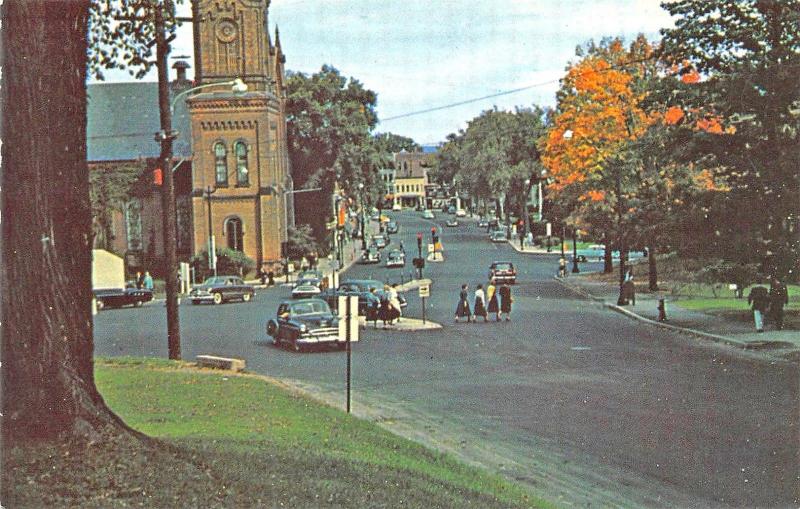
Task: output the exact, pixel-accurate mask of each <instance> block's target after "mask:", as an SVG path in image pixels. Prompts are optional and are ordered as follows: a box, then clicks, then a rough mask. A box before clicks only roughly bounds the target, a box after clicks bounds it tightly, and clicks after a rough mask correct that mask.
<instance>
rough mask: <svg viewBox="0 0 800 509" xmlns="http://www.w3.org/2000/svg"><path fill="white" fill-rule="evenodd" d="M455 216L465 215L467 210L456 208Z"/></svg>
mask: <svg viewBox="0 0 800 509" xmlns="http://www.w3.org/2000/svg"><path fill="white" fill-rule="evenodd" d="M456 217H467V211H466V210H464V209H458V210H456Z"/></svg>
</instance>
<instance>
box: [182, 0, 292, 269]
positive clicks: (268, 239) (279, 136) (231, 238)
mask: <svg viewBox="0 0 800 509" xmlns="http://www.w3.org/2000/svg"><path fill="white" fill-rule="evenodd" d="M268 8H269V0H194V1H193V2H192V9H193V14H194V19H195V21H194V25H195V29H194V37H195V40H194V44H195V69H196V80H197V82H198V83H197V84H198V85H208V84H214V83H219V84H220V86H219V88H217V87H209V88H207V89H204V90H203V91H202V92H201V93H198V94H197V95H193V96H191V97H190V98H189V99H188V100H187V105H188V110H189V115H190V118H191V125H192V149H193V160H192V216H193V232H194V252H195V253H200V252H201V251H204V250H206V249H207V246H208V239H209V237H210V236H211V235H213V236H214V238H215V241H216V246H217V248H220V247H229V248H231V249H235V250H238V251H242V252H244V253H245V254H246V255H247V256H248V257H250V258H252V259H253V260H255V261H256V263H257V268H260V267H262V266H264V264H269V263H272V262H278V261H280V260H281V243H282V242H284V241H285V240H286V227H287V210H286V209H287V206H288V204H289V203H290V202H289V198H290V195H289V193H288V192H287V191H290V190H291V185H290V183H291V179H290V177H289V171H288V155H287V153H286V150H287V143H286V117H285V110H284V102H285V98H286V93H285V90H284V88H283V82H284V76H283V62H284V61H285V58H284V57H283V53H282V51H281V49H280V46H279V42H278V41H277V34H276V45H275V46H273V45H272V43H271V41H270V37H269V32H268V23H267V21H268V17H267V13H268ZM276 73H277V74H276ZM237 78H240V79H242V80H243V81H244V82H245V83H246V84H247V86H248V90H247V92H244V93H236V92H233V91H232V90H231V86H230V82H231V81H233V80H235V79H237Z"/></svg>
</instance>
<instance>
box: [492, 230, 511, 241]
mask: <svg viewBox="0 0 800 509" xmlns="http://www.w3.org/2000/svg"><path fill="white" fill-rule="evenodd" d="M489 239H490V240H491V241H492V242H505V241H506V240H507V236H506V232H504V231H503V230H494V231H493V232H492V233H490V234H489Z"/></svg>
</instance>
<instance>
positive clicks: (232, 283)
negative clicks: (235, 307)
mask: <svg viewBox="0 0 800 509" xmlns="http://www.w3.org/2000/svg"><path fill="white" fill-rule="evenodd" d="M255 294H256V292H255V289H254V288H253V286H252V285H248V284H246V283H245V282H244V281H242V278H240V277H239V276H212V277H210V278H208V279H206V280H205V281H203V284H202V285H198V286H195V287H194V288H192V291H191V292H189V298H190V299H191V300H192V304H200V303H203V302H213V303H214V304H222V303H223V302H226V301H229V300H241V301H242V302H250V299H252V298H253V296H254V295H255Z"/></svg>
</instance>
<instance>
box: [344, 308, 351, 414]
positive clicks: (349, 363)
mask: <svg viewBox="0 0 800 509" xmlns="http://www.w3.org/2000/svg"><path fill="white" fill-rule="evenodd" d="M351 301H352V299H350V298H349V297H348V298H347V299H346V301H345V302H346V304H345V309H346V310H347V311H346V312H345V320H347V326H346V327H345V331H346V332H345V339H346V341H347V413H348V414H349V413H350V367H351V350H350V320H352V315H351V313H352V307H351Z"/></svg>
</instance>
